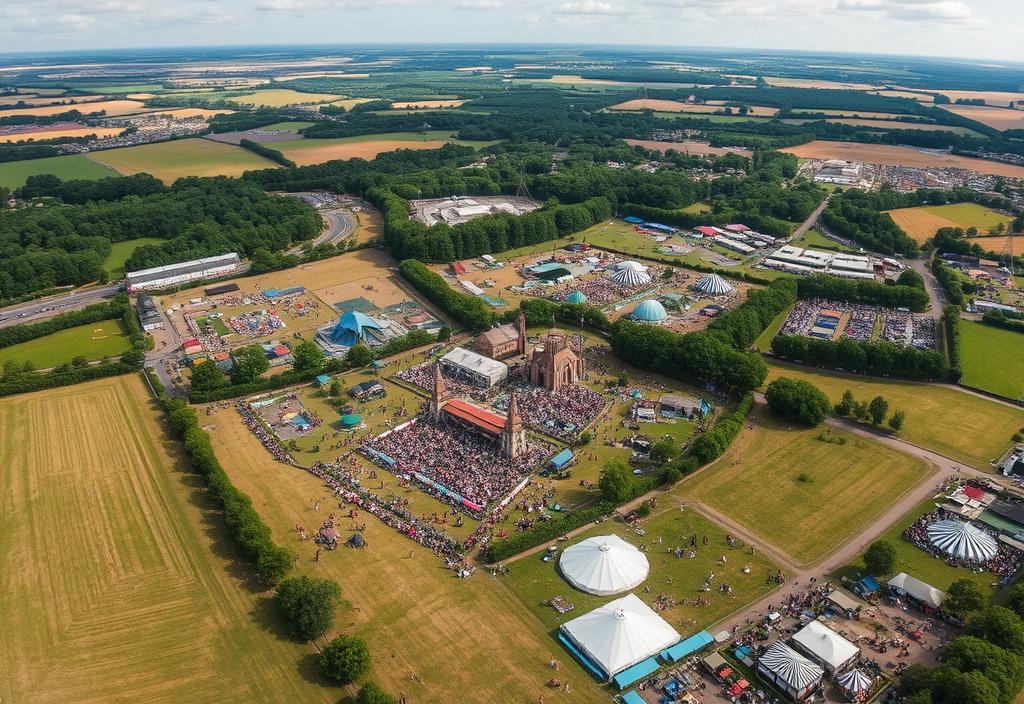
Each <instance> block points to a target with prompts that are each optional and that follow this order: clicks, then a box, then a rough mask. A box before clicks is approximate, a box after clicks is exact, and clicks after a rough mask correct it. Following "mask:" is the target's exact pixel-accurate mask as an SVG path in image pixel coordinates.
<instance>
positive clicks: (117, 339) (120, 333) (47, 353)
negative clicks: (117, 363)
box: [0, 320, 130, 369]
mask: <svg viewBox="0 0 1024 704" xmlns="http://www.w3.org/2000/svg"><path fill="white" fill-rule="evenodd" d="M129 347H130V344H129V342H128V336H127V335H125V332H124V326H123V325H122V324H121V321H120V320H102V321H100V322H98V323H89V324H88V325H79V326H78V327H75V328H68V329H67V330H60V331H59V332H55V333H53V334H52V335H46V336H45V337H39V338H36V339H35V340H29V341H28V342H22V343H20V344H17V345H11V346H10V347H3V348H0V366H3V364H4V362H7V361H8V360H12V359H13V360H14V361H16V362H22V363H23V362H32V364H33V366H35V368H36V369H49V368H50V367H56V366H58V365H61V364H64V363H65V362H70V361H71V360H72V359H74V358H75V357H79V356H81V357H85V358H86V359H87V360H89V361H90V362H91V361H93V360H97V359H106V358H108V357H120V356H121V355H122V354H124V353H125V352H127V351H128V348H129Z"/></svg>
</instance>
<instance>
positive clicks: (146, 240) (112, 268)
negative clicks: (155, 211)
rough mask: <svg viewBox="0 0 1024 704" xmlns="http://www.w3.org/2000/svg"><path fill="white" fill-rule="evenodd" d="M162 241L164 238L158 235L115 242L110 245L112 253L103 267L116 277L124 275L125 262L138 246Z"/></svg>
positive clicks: (105, 260) (104, 261)
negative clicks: (158, 237)
mask: <svg viewBox="0 0 1024 704" xmlns="http://www.w3.org/2000/svg"><path fill="white" fill-rule="evenodd" d="M161 242H163V240H161V239H157V238H156V237H138V238H136V239H134V240H125V241H124V242H114V243H113V245H111V247H110V254H108V255H107V258H106V259H104V260H103V268H104V269H105V270H106V271H108V272H109V273H110V274H111V276H112V277H114V278H116V277H119V276H122V275H124V263H125V262H126V261H127V260H128V257H130V256H132V252H134V251H135V248H136V247H141V246H142V245H144V244H160V243H161Z"/></svg>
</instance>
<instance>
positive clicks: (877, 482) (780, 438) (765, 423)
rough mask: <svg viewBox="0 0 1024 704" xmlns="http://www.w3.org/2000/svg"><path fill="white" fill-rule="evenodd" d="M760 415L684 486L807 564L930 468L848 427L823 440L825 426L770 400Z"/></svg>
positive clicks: (759, 410) (682, 487) (690, 493)
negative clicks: (788, 417) (800, 420)
mask: <svg viewBox="0 0 1024 704" xmlns="http://www.w3.org/2000/svg"><path fill="white" fill-rule="evenodd" d="M755 418H756V420H755V424H754V429H753V430H748V429H745V430H744V431H743V432H742V434H741V435H740V437H739V438H738V439H737V440H736V441H735V442H734V443H733V444H732V447H730V449H729V451H728V452H727V453H726V454H725V455H724V456H723V457H722V459H720V460H719V461H718V463H717V464H715V465H713V466H711V467H710V468H708V469H706V470H704V471H702V472H700V473H699V474H697V475H696V476H694V477H693V479H690V480H687V481H685V482H684V483H683V484H681V485H680V487H679V489H678V490H677V492H678V493H681V494H683V495H685V496H691V497H693V498H695V499H698V500H700V501H702V502H704V503H706V504H707V505H709V506H711V507H713V508H714V509H716V510H718V511H720V512H722V513H723V514H725V515H727V516H729V517H731V518H732V519H733V520H735V521H737V522H738V523H741V524H742V525H743V526H745V527H746V528H747V530H749V531H751V532H752V533H755V534H757V535H759V536H761V537H762V538H764V539H765V540H766V541H768V542H769V543H771V544H772V545H773V546H775V547H776V548H778V549H779V550H781V551H783V552H785V553H787V554H788V555H791V556H792V557H793V558H794V559H796V560H797V561H798V562H801V563H810V562H813V561H814V560H817V559H819V558H821V557H823V556H824V555H825V554H827V553H828V552H829V551H830V550H832V549H833V548H835V547H836V546H838V545H840V544H841V543H842V542H843V541H845V540H846V539H847V538H848V537H849V536H850V535H852V534H854V533H856V532H857V531H858V530H859V529H860V528H861V527H862V526H864V525H865V524H867V523H868V522H870V520H871V519H872V518H873V517H874V516H876V515H877V514H878V513H880V512H881V511H883V510H884V509H885V507H886V506H888V505H889V504H890V503H892V502H893V501H895V500H896V499H897V498H898V497H899V496H900V495H901V494H903V493H904V492H905V491H906V490H907V489H909V488H911V487H912V486H914V485H915V484H917V482H918V481H920V480H921V479H922V478H923V477H924V476H925V475H926V474H927V471H928V467H927V465H926V464H925V463H924V462H923V461H922V460H919V459H916V458H914V457H911V456H910V455H905V454H903V453H901V452H897V451H895V450H892V449H890V448H888V447H885V446H884V445H881V444H878V443H875V442H871V441H869V440H865V439H863V438H859V437H856V436H853V435H850V434H848V433H843V432H839V431H835V430H833V431H832V432H831V433H828V435H829V438H830V439H831V440H833V442H826V441H824V440H819V439H818V438H819V436H820V435H821V434H822V433H824V432H826V431H825V429H824V428H812V429H804V428H799V429H797V428H792V427H791V424H790V423H788V422H785V421H780V420H777V419H776V418H774V417H773V416H772V415H771V413H770V412H769V411H768V409H767V408H766V407H763V406H759V407H758V408H757V411H756V414H755ZM840 442H843V444H839V443H840Z"/></svg>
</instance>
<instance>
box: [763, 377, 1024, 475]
mask: <svg viewBox="0 0 1024 704" xmlns="http://www.w3.org/2000/svg"><path fill="white" fill-rule="evenodd" d="M766 361H767V363H768V380H769V381H771V380H772V379H775V378H777V377H780V376H789V377H796V378H799V379H805V380H806V381H809V382H811V383H812V384H814V385H815V386H817V387H818V388H819V389H821V390H822V391H824V392H825V394H826V395H827V396H828V397H829V399H830V400H832V401H833V402H837V401H839V399H840V398H841V397H842V395H843V392H844V391H846V390H847V389H849V390H850V391H852V392H853V395H854V396H855V397H856V398H857V399H860V400H870V399H872V398H874V397H875V396H878V395H881V396H884V397H885V398H886V399H887V400H888V401H889V410H890V413H891V412H892V411H895V410H901V411H903V412H904V413H905V414H906V422H905V424H904V426H903V430H902V431H901V432H900V436H901V437H902V438H904V439H905V440H907V441H909V442H912V443H914V444H916V445H920V446H922V447H925V448H928V449H929V450H934V451H935V452H938V453H941V454H943V455H946V456H948V457H952V458H954V459H956V460H958V461H960V462H964V463H966V464H969V465H971V466H972V467H975V468H977V469H983V470H985V469H989V461H990V460H992V459H995V458H997V457H999V456H1000V455H1002V454H1003V452H1004V451H1005V450H1006V448H1007V447H1009V445H1010V438H1011V436H1013V434H1014V433H1015V432H1017V430H1018V429H1020V428H1021V427H1024V410H1022V409H1020V408H1012V407H1010V406H1007V405H1006V404H1003V403H999V402H997V401H990V400H988V399H984V398H980V397H978V396H974V395H972V394H969V393H966V392H963V391H957V390H956V389H953V388H949V387H945V386H937V385H934V384H917V383H911V382H901V381H896V380H886V379H879V378H873V377H862V376H851V375H848V374H842V373H839V372H829V371H824V370H816V369H811V368H809V367H802V366H799V365H795V364H785V363H782V362H778V361H775V360H766Z"/></svg>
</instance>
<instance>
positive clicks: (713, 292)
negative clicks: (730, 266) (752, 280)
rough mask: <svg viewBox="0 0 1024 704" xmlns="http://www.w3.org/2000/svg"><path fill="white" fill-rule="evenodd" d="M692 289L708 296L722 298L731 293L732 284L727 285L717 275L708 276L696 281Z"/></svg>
mask: <svg viewBox="0 0 1024 704" xmlns="http://www.w3.org/2000/svg"><path fill="white" fill-rule="evenodd" d="M693 288H694V289H696V290H697V291H700V292H701V293H703V294H706V295H708V296H724V295H725V294H727V293H730V292H731V291H732V284H730V283H728V282H727V281H726V280H725V279H723V278H722V277H721V276H719V275H718V274H708V275H707V276H705V277H703V278H702V279H701V280H700V281H698V282H697V283H696V284H695V285H694V287H693Z"/></svg>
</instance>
